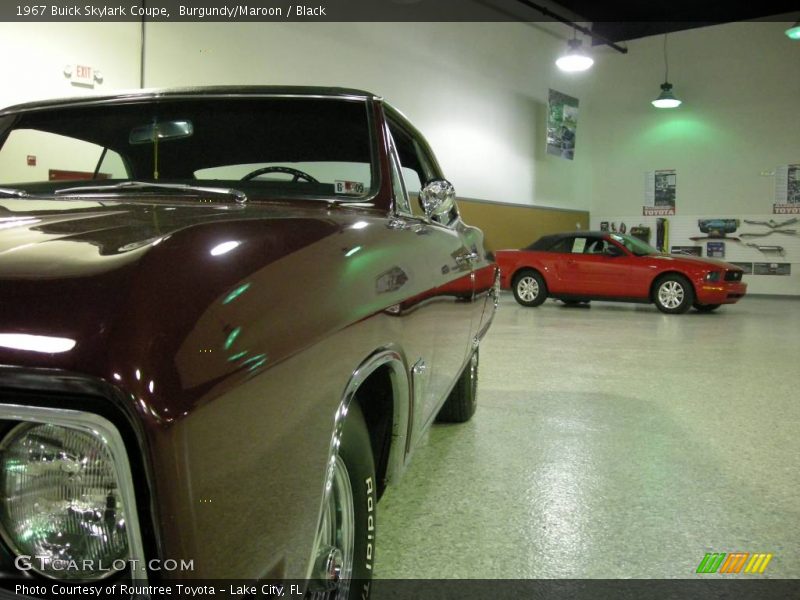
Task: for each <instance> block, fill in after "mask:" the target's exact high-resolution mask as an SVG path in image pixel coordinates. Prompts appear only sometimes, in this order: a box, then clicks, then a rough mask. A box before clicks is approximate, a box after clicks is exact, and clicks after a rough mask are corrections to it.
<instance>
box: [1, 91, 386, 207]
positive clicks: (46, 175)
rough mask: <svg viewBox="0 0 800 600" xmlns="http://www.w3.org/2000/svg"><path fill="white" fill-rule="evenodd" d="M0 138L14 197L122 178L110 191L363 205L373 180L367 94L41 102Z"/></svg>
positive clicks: (12, 118) (16, 117) (8, 122)
mask: <svg viewBox="0 0 800 600" xmlns="http://www.w3.org/2000/svg"><path fill="white" fill-rule="evenodd" d="M0 144H2V145H1V146H0V188H2V189H4V190H5V191H4V195H6V196H8V195H11V194H14V193H16V192H21V193H25V192H27V193H33V194H48V193H54V192H62V193H63V192H67V193H68V194H76V193H77V194H79V193H80V190H79V189H78V190H77V191H76V188H81V187H83V186H87V187H89V186H91V187H92V188H93V191H94V193H97V192H98V189H99V188H102V187H104V186H111V185H117V187H116V188H115V189H114V190H112V191H113V192H114V193H134V192H135V193H139V194H141V193H153V194H181V193H186V191H187V190H188V189H191V188H194V189H195V190H196V188H199V187H202V188H206V189H208V188H212V187H219V188H234V191H236V190H241V191H243V192H244V193H246V194H247V195H248V196H250V195H251V194H252V195H254V196H256V197H258V196H281V197H286V196H290V197H291V196H303V197H309V196H311V197H315V196H321V197H335V198H338V199H340V200H344V201H358V200H359V199H362V200H363V199H364V198H365V197H367V196H369V195H371V194H372V193H373V191H374V190H373V188H374V187H375V178H374V177H373V174H374V173H375V168H374V167H373V165H374V160H375V159H374V151H373V141H372V140H371V136H370V124H369V116H368V111H367V102H366V101H365V100H364V99H349V98H334V97H332V98H319V97H277V96H275V97H252V96H251V97H247V96H243V97H231V96H228V97H224V96H219V97H190V98H186V97H183V98H174V99H173V98H168V97H161V98H158V99H142V100H138V99H137V100H132V101H130V102H123V103H120V102H117V103H106V104H103V103H97V104H94V105H80V106H63V107H58V108H48V109H43V110H38V109H36V110H31V111H27V112H21V113H19V114H13V113H12V114H9V115H6V116H5V117H0ZM128 182H137V183H136V184H135V185H132V184H130V183H128ZM118 184H124V185H122V186H119V185H118ZM142 184H158V186H147V185H142ZM164 184H167V185H164ZM172 184H175V185H172ZM99 191H100V192H102V189H100V190H99ZM227 191H230V190H227Z"/></svg>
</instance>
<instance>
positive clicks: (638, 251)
mask: <svg viewBox="0 0 800 600" xmlns="http://www.w3.org/2000/svg"><path fill="white" fill-rule="evenodd" d="M609 235H610V236H611V239H612V240H614V241H615V242H619V243H620V244H622V245H623V246H625V247H626V248H627V249H628V250H629V251H630V252H631V253H633V254H635V255H636V256H646V255H648V254H659V251H658V250H656V249H655V248H653V247H652V246H651V245H650V244H648V243H647V242H643V241H642V240H640V239H638V238H635V237H631V236H629V235H620V234H619V233H611V234H609Z"/></svg>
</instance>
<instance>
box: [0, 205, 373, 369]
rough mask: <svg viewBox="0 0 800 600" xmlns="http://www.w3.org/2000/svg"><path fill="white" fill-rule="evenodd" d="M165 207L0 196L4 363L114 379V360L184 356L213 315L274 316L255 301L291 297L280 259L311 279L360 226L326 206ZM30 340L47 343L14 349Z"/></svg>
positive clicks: (0, 350)
mask: <svg viewBox="0 0 800 600" xmlns="http://www.w3.org/2000/svg"><path fill="white" fill-rule="evenodd" d="M161 200H162V201H158V199H155V200H151V199H148V201H147V203H143V202H136V201H133V202H126V201H113V202H105V201H97V202H88V201H71V200H41V201H40V200H21V199H13V200H9V199H5V198H4V199H0V307H2V309H0V336H2V338H1V339H0V365H2V364H6V365H17V366H30V367H50V368H60V369H65V370H68V371H71V372H76V373H85V374H90V375H95V376H97V377H101V378H105V379H110V378H111V375H112V374H113V373H114V372H115V368H114V365H115V364H121V363H126V364H142V362H143V361H145V360H149V358H148V357H153V358H155V357H156V356H168V357H169V356H175V355H176V354H178V353H179V351H180V348H181V347H182V346H181V345H182V344H185V343H186V340H187V339H190V338H191V336H192V335H193V332H196V330H197V323H198V322H199V321H201V320H202V319H203V318H205V319H206V321H208V320H209V318H210V317H208V316H207V315H209V314H216V313H215V312H214V311H217V310H219V308H215V307H220V306H222V307H223V308H224V309H225V311H226V313H225V315H226V316H225V319H226V321H228V320H229V321H230V322H232V323H235V322H236V320H237V318H238V317H237V314H238V313H240V312H241V311H242V310H249V311H251V312H252V311H258V310H260V311H261V312H262V313H266V307H264V306H263V305H261V306H260V309H259V307H258V306H254V304H256V301H257V297H261V298H263V297H264V296H267V297H269V295H270V294H269V290H270V289H271V290H273V293H272V296H273V297H275V296H276V294H277V293H278V291H279V290H286V289H287V283H286V282H287V278H286V277H285V273H284V271H285V269H283V268H282V267H281V268H279V267H280V265H283V264H285V263H286V260H283V261H282V260H281V259H284V258H285V257H289V255H292V258H291V261H290V262H291V264H293V265H294V264H295V263H296V262H299V264H300V265H301V266H302V267H303V268H305V269H307V270H308V271H309V276H311V275H310V272H311V271H312V270H313V269H316V268H317V265H318V264H319V263H320V262H321V261H319V260H316V261H315V260H314V259H313V258H312V257H316V256H317V255H318V254H322V252H321V251H319V250H318V246H319V244H322V245H323V246H325V245H326V244H333V243H334V242H336V243H338V240H339V238H344V237H346V235H341V236H336V237H333V238H331V236H332V234H334V233H337V232H340V231H341V230H342V228H343V227H345V226H346V224H348V223H351V222H352V220H353V216H352V214H349V213H352V211H351V210H350V209H347V208H342V209H336V210H328V207H327V204H322V203H319V202H302V201H295V202H294V203H290V202H288V201H287V202H280V201H276V202H271V203H261V202H259V203H253V204H249V205H246V206H244V207H240V206H233V205H230V206H229V205H224V204H219V203H217V204H215V203H208V204H205V205H203V204H200V203H198V202H196V201H194V202H183V201H174V200H168V199H161ZM362 210H363V209H362ZM362 214H363V212H362ZM348 233H349V230H348ZM276 272H280V273H281V275H280V276H275V275H272V273H276ZM256 275H258V276H259V279H258V281H255V280H254V277H255V276H256ZM298 275H299V276H300V277H301V278H302V273H300V274H298ZM276 279H280V281H277V280H276ZM288 281H291V280H288ZM249 285H251V287H252V288H253V291H251V292H250V293H249V294H247V295H246V296H243V297H242V299H239V300H237V301H236V302H235V303H231V304H225V302H226V301H227V300H228V298H234V297H236V295H237V294H241V293H242V292H243V291H244V290H245V289H247V286H249ZM257 287H258V288H259V291H258V292H256V291H255V288H257ZM265 289H266V291H265ZM223 305H224V306H223ZM209 311H211V313H209ZM204 315H205V317H204ZM212 320H213V319H212ZM206 326H207V327H211V326H212V325H209V324H206ZM213 327H214V328H215V331H216V334H215V335H221V336H223V340H224V339H225V336H227V335H230V332H227V330H225V331H223V330H224V329H225V328H227V327H228V325H227V324H224V323H219V324H217V322H216V321H214V323H213ZM230 329H231V330H233V329H234V328H233V327H230ZM217 330H219V331H217ZM314 333H315V334H318V333H319V332H316V330H315V332H314ZM309 335H310V334H309ZM20 336H24V337H23V338H20ZM20 339H22V340H23V342H24V343H23V346H25V345H30V344H34V345H35V344H37V343H40V342H42V343H44V345H43V346H42V347H41V348H33V349H31V348H21V347H15V343H16V341H19V340H20ZM15 340H16V341H15ZM54 341H55V342H54ZM52 343H56V344H57V345H58V344H67V343H69V344H72V346H74V348H72V346H70V348H72V349H71V350H70V351H64V352H53V351H51V350H52V348H53V346H52V345H51V344H52ZM285 346H286V347H287V348H289V347H290V344H288V343H287V344H285ZM287 351H289V350H287ZM184 352H185V351H184ZM170 366H171V365H166V364H165V365H164V368H165V369H166V368H168V367H170Z"/></svg>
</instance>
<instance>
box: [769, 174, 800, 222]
mask: <svg viewBox="0 0 800 600" xmlns="http://www.w3.org/2000/svg"><path fill="white" fill-rule="evenodd" d="M772 212H773V213H774V214H792V215H797V214H800V164H793V165H780V166H779V167H778V168H776V169H775V204H774V205H773V207H772Z"/></svg>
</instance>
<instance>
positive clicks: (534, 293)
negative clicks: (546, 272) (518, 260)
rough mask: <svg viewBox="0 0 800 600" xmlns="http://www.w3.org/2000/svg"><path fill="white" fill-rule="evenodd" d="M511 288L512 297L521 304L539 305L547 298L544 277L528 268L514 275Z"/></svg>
mask: <svg viewBox="0 0 800 600" xmlns="http://www.w3.org/2000/svg"><path fill="white" fill-rule="evenodd" d="M511 289H512V290H513V291H514V298H515V299H516V301H517V302H519V303H520V304H522V306H539V305H540V304H541V303H542V302H544V301H545V300H547V284H546V283H545V282H544V278H543V277H542V276H541V275H539V273H537V272H536V271H532V270H530V269H528V270H526V271H522V272H521V273H519V274H518V275H517V276H516V277H514V283H513V285H512V286H511Z"/></svg>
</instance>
